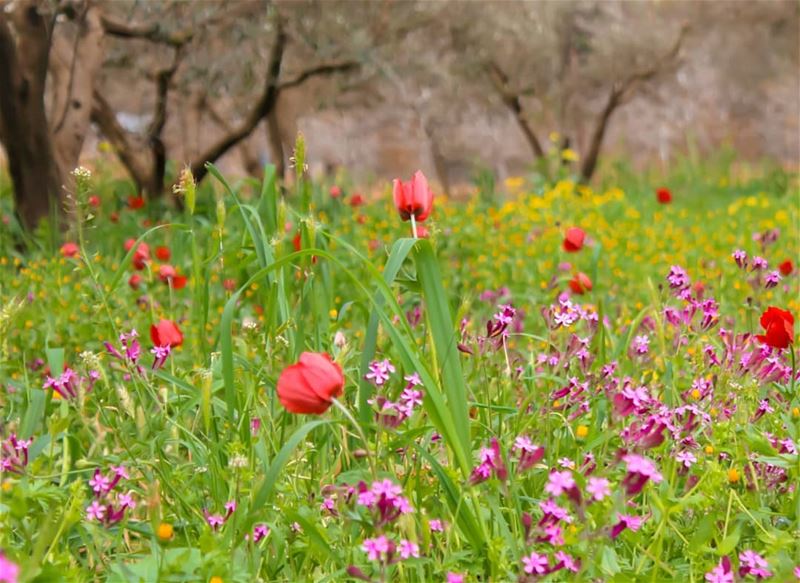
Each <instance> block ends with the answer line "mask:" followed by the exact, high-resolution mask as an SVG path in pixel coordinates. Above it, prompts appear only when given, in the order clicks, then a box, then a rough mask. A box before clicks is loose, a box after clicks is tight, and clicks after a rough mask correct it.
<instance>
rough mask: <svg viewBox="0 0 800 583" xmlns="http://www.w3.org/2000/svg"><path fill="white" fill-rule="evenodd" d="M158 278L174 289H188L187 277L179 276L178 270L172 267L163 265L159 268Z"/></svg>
mask: <svg viewBox="0 0 800 583" xmlns="http://www.w3.org/2000/svg"><path fill="white" fill-rule="evenodd" d="M158 278H159V279H160V280H161V281H163V282H164V283H166V284H167V285H171V286H172V289H183V288H184V287H186V276H185V275H178V272H177V270H176V269H175V268H174V267H172V266H171V265H162V266H161V267H159V268H158Z"/></svg>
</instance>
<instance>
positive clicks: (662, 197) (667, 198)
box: [656, 188, 672, 204]
mask: <svg viewBox="0 0 800 583" xmlns="http://www.w3.org/2000/svg"><path fill="white" fill-rule="evenodd" d="M656 198H657V199H658V202H660V203H661V204H669V203H671V202H672V193H671V192H670V191H669V188H659V189H658V190H656Z"/></svg>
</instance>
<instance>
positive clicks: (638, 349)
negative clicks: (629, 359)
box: [632, 334, 650, 356]
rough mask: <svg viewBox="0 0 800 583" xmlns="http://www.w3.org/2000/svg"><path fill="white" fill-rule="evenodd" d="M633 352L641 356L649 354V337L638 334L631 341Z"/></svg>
mask: <svg viewBox="0 0 800 583" xmlns="http://www.w3.org/2000/svg"><path fill="white" fill-rule="evenodd" d="M632 344H633V351H634V352H635V353H636V354H638V355H640V356H642V355H645V354H647V353H648V352H650V337H649V336H648V335H647V334H640V335H639V336H636V337H634V339H633V343H632Z"/></svg>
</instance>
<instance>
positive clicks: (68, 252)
mask: <svg viewBox="0 0 800 583" xmlns="http://www.w3.org/2000/svg"><path fill="white" fill-rule="evenodd" d="M78 251H79V249H78V246H77V245H76V244H75V243H72V242H67V243H64V244H63V245H62V246H61V255H62V256H64V257H75V256H77V255H78Z"/></svg>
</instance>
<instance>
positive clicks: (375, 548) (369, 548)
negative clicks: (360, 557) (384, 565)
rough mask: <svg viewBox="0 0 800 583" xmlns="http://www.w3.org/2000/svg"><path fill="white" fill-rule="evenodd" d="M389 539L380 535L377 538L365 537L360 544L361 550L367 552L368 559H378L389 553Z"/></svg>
mask: <svg viewBox="0 0 800 583" xmlns="http://www.w3.org/2000/svg"><path fill="white" fill-rule="evenodd" d="M389 547H390V543H389V539H387V538H386V537H385V536H383V535H381V536H379V537H377V538H368V539H365V540H364V542H363V543H362V544H361V550H363V551H364V552H365V553H367V558H368V559H369V560H370V561H380V560H383V559H384V558H385V556H386V555H387V554H388V553H389Z"/></svg>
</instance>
